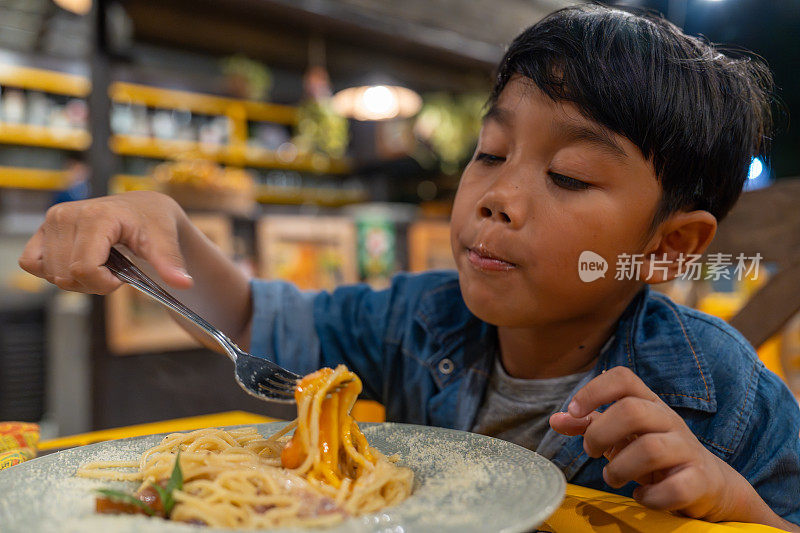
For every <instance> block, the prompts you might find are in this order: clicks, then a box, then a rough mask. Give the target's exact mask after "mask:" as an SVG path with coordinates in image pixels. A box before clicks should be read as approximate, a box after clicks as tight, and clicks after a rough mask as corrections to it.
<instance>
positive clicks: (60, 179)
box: [0, 166, 67, 191]
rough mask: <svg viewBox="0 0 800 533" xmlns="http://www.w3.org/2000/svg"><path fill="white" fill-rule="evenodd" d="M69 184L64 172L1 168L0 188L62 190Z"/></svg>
mask: <svg viewBox="0 0 800 533" xmlns="http://www.w3.org/2000/svg"><path fill="white" fill-rule="evenodd" d="M66 184H67V173H66V172H65V171H63V170H44V169H39V168H22V167H4V166H0V187H7V188H12V189H31V190H50V191H53V190H60V189H63V188H64V187H65V186H66Z"/></svg>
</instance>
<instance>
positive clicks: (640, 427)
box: [583, 396, 678, 457]
mask: <svg viewBox="0 0 800 533" xmlns="http://www.w3.org/2000/svg"><path fill="white" fill-rule="evenodd" d="M676 416H677V415H676V414H675V413H674V412H673V411H672V410H671V409H669V407H667V406H665V405H664V404H662V403H660V402H659V403H655V402H652V401H650V400H643V399H642V398H637V397H634V396H626V397H625V398H622V399H621V400H618V401H617V402H615V403H614V404H613V405H611V406H610V407H609V408H608V409H606V410H605V412H603V413H602V414H601V415H600V416H599V417H597V419H596V420H594V421H593V422H592V424H591V425H590V426H589V427H587V429H586V431H585V433H584V436H583V448H584V450H586V453H587V454H588V455H589V456H590V457H600V456H601V455H603V454H604V453H606V452H607V451H608V450H609V449H611V447H612V446H614V445H615V444H617V443H620V442H622V443H624V442H626V441H627V440H630V439H632V438H634V437H636V436H637V435H643V434H646V433H661V432H666V431H670V430H672V429H676V428H677V427H678V424H676V421H675V418H676ZM616 451H617V452H618V451H619V450H616Z"/></svg>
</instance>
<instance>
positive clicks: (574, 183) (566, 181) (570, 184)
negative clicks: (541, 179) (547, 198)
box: [548, 172, 590, 191]
mask: <svg viewBox="0 0 800 533" xmlns="http://www.w3.org/2000/svg"><path fill="white" fill-rule="evenodd" d="M548 174H549V176H550V179H551V180H553V183H555V184H556V185H558V186H559V187H561V188H562V189H568V190H570V191H584V190H586V189H588V188H589V187H590V185H589V184H588V183H586V182H585V181H581V180H576V179H575V178H570V177H569V176H564V175H563V174H557V173H555V172H548Z"/></svg>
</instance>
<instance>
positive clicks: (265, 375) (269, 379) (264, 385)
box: [105, 248, 302, 403]
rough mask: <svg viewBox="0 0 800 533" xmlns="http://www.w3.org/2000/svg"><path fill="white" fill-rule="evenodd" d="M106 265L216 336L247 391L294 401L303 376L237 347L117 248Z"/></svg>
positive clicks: (281, 400) (147, 293)
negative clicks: (295, 392)
mask: <svg viewBox="0 0 800 533" xmlns="http://www.w3.org/2000/svg"><path fill="white" fill-rule="evenodd" d="M105 267H106V268H108V269H109V270H110V271H111V272H112V273H113V274H114V275H115V276H117V277H118V278H119V279H121V280H122V281H124V282H125V283H128V284H129V285H132V286H133V287H135V288H136V289H138V290H140V291H141V292H143V293H144V294H146V295H148V296H150V297H151V298H153V299H154V300H156V301H158V302H160V303H162V304H164V305H166V306H167V307H169V308H170V309H172V310H173V311H175V312H176V313H178V314H179V315H181V316H182V317H184V318H186V319H187V320H189V321H190V322H192V323H193V324H196V325H197V326H199V327H200V328H202V329H203V330H204V331H205V332H206V333H208V334H209V335H210V336H211V337H212V338H214V340H216V341H217V343H219V345H220V346H221V347H222V349H223V350H225V353H226V354H228V357H230V358H231V360H232V361H233V363H234V365H235V366H236V371H235V372H234V375H235V376H236V382H237V383H238V384H239V386H240V387H242V388H243V389H244V390H245V392H247V393H248V394H250V395H252V396H255V397H256V398H259V399H262V400H270V401H277V402H283V403H293V402H294V388H295V385H296V383H297V381H298V380H299V379H301V378H302V376H299V375H297V374H295V373H294V372H290V371H288V370H286V369H285V368H283V367H281V366H279V365H276V364H275V363H273V362H271V361H267V360H266V359H261V358H259V357H255V356H254V355H250V354H249V353H247V352H245V351H244V350H242V349H241V348H239V347H238V346H236V343H234V342H233V341H232V340H231V339H229V338H228V337H227V336H226V335H225V334H224V333H222V332H221V331H220V330H218V329H217V328H215V327H214V326H212V325H211V324H209V323H208V322H207V321H206V320H205V319H203V317H201V316H200V315H198V314H197V313H195V312H194V311H192V310H191V309H189V308H188V307H186V306H185V305H184V304H182V303H181V302H179V301H178V300H176V299H175V298H174V297H173V296H172V295H171V294H169V293H168V292H167V291H165V290H164V289H162V288H161V286H160V285H159V284H158V283H156V282H155V281H153V280H152V279H150V278H149V277H148V276H147V275H146V274H145V273H144V272H142V271H141V270H139V268H138V267H137V266H136V265H134V264H133V263H131V262H130V260H129V259H128V258H127V257H125V256H124V255H122V253H120V252H119V251H117V250H116V249H115V248H111V251H110V252H109V255H108V260H107V261H106V263H105Z"/></svg>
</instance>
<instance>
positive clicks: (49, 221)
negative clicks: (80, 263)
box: [42, 204, 83, 291]
mask: <svg viewBox="0 0 800 533" xmlns="http://www.w3.org/2000/svg"><path fill="white" fill-rule="evenodd" d="M73 209H74V206H67V205H64V204H58V205H55V206H53V207H51V208H50V209H49V210H48V211H47V215H46V216H45V223H44V224H43V225H42V228H43V232H44V245H43V247H42V263H43V265H44V274H45V279H47V281H49V282H50V283H53V284H55V285H56V286H58V287H59V288H61V289H64V290H68V291H81V290H82V289H83V286H82V285H81V284H80V283H79V282H77V281H76V280H74V279H72V277H71V276H70V274H69V257H70V253H71V251H72V241H73V237H74V234H75V225H74V222H73V220H72V219H73V217H72V210H73Z"/></svg>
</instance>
